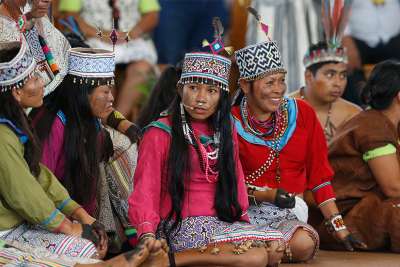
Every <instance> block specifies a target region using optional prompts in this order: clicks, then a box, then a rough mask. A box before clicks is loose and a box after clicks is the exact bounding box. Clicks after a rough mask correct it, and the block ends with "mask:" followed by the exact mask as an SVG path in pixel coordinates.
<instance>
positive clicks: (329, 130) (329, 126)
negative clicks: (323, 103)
mask: <svg viewBox="0 0 400 267" xmlns="http://www.w3.org/2000/svg"><path fill="white" fill-rule="evenodd" d="M300 98H301V99H302V100H305V101H307V99H306V96H305V94H304V87H302V88H300ZM332 106H333V105H332V103H329V107H328V114H327V115H326V121H325V123H324V125H323V126H324V135H325V138H326V140H327V141H328V142H329V141H330V140H331V139H332V137H333V135H334V133H335V131H336V127H335V125H334V124H333V122H332V120H331V115H332Z"/></svg>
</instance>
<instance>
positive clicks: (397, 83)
mask: <svg viewBox="0 0 400 267" xmlns="http://www.w3.org/2000/svg"><path fill="white" fill-rule="evenodd" d="M399 92H400V62H399V61H397V60H385V61H383V62H381V63H379V64H377V65H376V66H375V67H374V69H373V70H372V72H371V75H370V76H369V79H368V81H367V84H366V85H365V87H364V89H363V91H362V95H361V97H362V99H363V101H364V103H365V104H367V105H370V106H371V107H372V108H373V109H377V110H382V109H386V108H388V107H389V106H390V104H392V102H393V98H395V97H396V96H397V94H398V93H399Z"/></svg>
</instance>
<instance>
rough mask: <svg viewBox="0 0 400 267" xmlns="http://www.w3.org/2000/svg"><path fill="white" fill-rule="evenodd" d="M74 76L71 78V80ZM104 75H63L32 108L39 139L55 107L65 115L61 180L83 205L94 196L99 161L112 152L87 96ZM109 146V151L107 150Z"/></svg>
mask: <svg viewBox="0 0 400 267" xmlns="http://www.w3.org/2000/svg"><path fill="white" fill-rule="evenodd" d="M74 80H75V81H74ZM98 81H99V82H100V83H99V84H100V85H104V84H106V82H107V81H106V79H100V80H96V81H95V82H94V84H93V85H92V83H91V82H88V83H86V82H83V83H80V77H75V76H73V75H70V74H69V75H67V76H66V77H65V78H64V80H63V82H62V83H61V84H60V86H59V87H58V88H57V89H56V90H55V91H54V92H53V93H52V94H51V95H50V96H48V97H47V98H46V99H45V104H44V108H43V109H41V110H40V111H38V112H36V114H35V115H33V116H34V122H35V123H34V125H35V128H36V131H37V133H38V136H39V138H40V140H41V141H42V142H44V141H45V140H46V139H48V138H49V134H50V132H51V127H52V125H53V122H54V119H55V118H56V116H57V112H58V111H62V113H64V115H65V118H66V124H65V129H64V147H63V148H64V151H65V172H64V177H58V178H60V179H61V182H62V184H63V185H64V186H65V188H66V189H67V190H68V192H69V193H70V195H71V196H72V198H73V199H74V200H76V201H77V202H79V203H81V204H83V205H85V204H88V203H90V202H91V201H92V200H93V199H94V198H95V193H96V188H97V180H98V177H99V163H100V161H101V160H105V159H106V158H107V157H109V156H110V155H111V153H112V144H110V142H111V141H110V140H109V136H108V135H107V134H106V131H104V130H102V128H101V127H100V125H99V121H98V120H97V119H96V118H95V117H94V116H93V114H92V111H91V108H90V104H89V99H88V96H89V95H90V94H91V93H92V92H93V91H94V89H95V88H96V87H98V86H99V85H98V83H97V82H98ZM110 149H111V151H110Z"/></svg>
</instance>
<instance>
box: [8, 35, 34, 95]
mask: <svg viewBox="0 0 400 267" xmlns="http://www.w3.org/2000/svg"><path fill="white" fill-rule="evenodd" d="M13 48H19V52H18V54H17V55H16V56H15V57H14V58H13V59H11V60H10V61H9V62H2V63H0V90H1V92H2V93H3V92H6V91H8V90H11V89H13V88H15V89H19V88H22V87H23V86H24V85H25V83H26V82H27V81H28V80H29V78H31V77H32V76H33V74H34V70H35V67H36V61H35V59H34V58H33V57H32V55H31V53H30V50H29V49H28V46H27V44H26V42H25V41H24V40H23V39H21V41H20V42H1V43H0V49H1V50H3V49H13Z"/></svg>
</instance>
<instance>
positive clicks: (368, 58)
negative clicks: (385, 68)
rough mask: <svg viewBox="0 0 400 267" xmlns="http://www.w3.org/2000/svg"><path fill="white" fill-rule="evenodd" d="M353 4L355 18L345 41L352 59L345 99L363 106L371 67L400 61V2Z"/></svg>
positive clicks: (376, 0) (362, 1)
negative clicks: (365, 84)
mask: <svg viewBox="0 0 400 267" xmlns="http://www.w3.org/2000/svg"><path fill="white" fill-rule="evenodd" d="M349 2H352V4H351V15H350V17H349V23H348V26H347V28H346V30H345V36H344V37H343V46H344V47H345V48H346V49H347V54H348V56H349V64H348V69H349V83H348V86H347V88H346V90H345V92H344V96H343V97H344V98H345V99H347V100H349V101H351V102H353V103H357V104H359V105H361V104H362V103H361V98H360V94H361V91H362V87H363V86H362V85H363V84H364V83H365V76H367V75H368V72H369V69H370V66H371V65H374V64H377V63H379V62H381V61H383V60H386V59H396V60H400V23H399V21H398V19H399V16H400V1H398V0H369V1H366V0H353V1H349ZM367 78H368V77H367Z"/></svg>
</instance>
